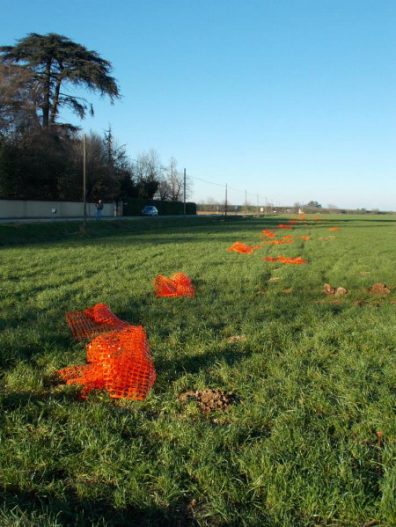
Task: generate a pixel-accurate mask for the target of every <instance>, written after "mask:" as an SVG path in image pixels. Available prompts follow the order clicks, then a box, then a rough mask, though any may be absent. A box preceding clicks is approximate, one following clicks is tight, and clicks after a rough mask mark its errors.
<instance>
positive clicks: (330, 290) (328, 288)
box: [323, 284, 336, 295]
mask: <svg viewBox="0 0 396 527" xmlns="http://www.w3.org/2000/svg"><path fill="white" fill-rule="evenodd" d="M335 292H336V290H335V287H332V286H331V285H330V284H324V286H323V293H324V294H325V295H334V294H335Z"/></svg>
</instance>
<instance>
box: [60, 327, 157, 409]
mask: <svg viewBox="0 0 396 527" xmlns="http://www.w3.org/2000/svg"><path fill="white" fill-rule="evenodd" d="M87 361H88V364H85V365H81V366H71V367H69V368H64V369H62V370H59V371H58V372H57V373H58V375H59V376H60V378H61V379H62V380H63V381H65V382H66V384H79V385H81V386H83V390H82V392H81V395H82V397H86V396H87V394H88V393H89V392H90V391H92V390H95V389H105V390H106V391H107V392H108V394H109V395H110V397H112V398H113V399H120V398H125V399H132V400H144V399H145V398H146V397H147V395H148V393H149V391H150V390H151V388H152V386H153V384H154V382H155V379H156V373H155V369H154V364H153V361H152V358H151V355H150V350H149V346H148V341H147V336H146V332H145V330H144V328H143V327H142V326H131V325H128V326H126V327H124V328H123V329H120V330H117V331H113V332H109V333H105V334H103V335H99V336H98V337H96V338H95V339H93V340H92V342H90V343H89V344H88V346H87Z"/></svg>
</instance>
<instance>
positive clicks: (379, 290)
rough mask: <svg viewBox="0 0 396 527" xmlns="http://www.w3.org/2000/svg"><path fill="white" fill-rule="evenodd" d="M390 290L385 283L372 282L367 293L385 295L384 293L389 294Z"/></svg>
mask: <svg viewBox="0 0 396 527" xmlns="http://www.w3.org/2000/svg"><path fill="white" fill-rule="evenodd" d="M390 292H391V290H390V289H389V287H388V286H387V285H386V284H381V283H377V284H374V285H372V286H371V287H370V289H369V293H370V294H371V295H381V296H385V295H389V293H390Z"/></svg>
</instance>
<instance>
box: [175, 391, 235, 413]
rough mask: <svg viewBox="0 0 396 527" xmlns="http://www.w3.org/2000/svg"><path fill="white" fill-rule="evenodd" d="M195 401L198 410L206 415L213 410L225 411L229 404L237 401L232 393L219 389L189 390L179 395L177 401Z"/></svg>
mask: <svg viewBox="0 0 396 527" xmlns="http://www.w3.org/2000/svg"><path fill="white" fill-rule="evenodd" d="M191 400H196V402H197V404H198V406H199V408H200V410H201V412H202V413H204V414H208V413H210V412H213V411H215V410H226V409H227V408H228V407H229V406H230V405H231V404H233V403H235V402H236V401H237V396H236V395H235V394H234V393H225V392H223V391H222V390H219V389H214V390H213V389H211V388H207V389H206V390H201V391H200V390H196V391H195V392H194V391H193V390H189V391H187V392H183V393H181V394H180V395H179V401H181V402H188V401H191Z"/></svg>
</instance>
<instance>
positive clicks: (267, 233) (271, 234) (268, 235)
mask: <svg viewBox="0 0 396 527" xmlns="http://www.w3.org/2000/svg"><path fill="white" fill-rule="evenodd" d="M261 232H262V233H263V234H264V236H265V237H266V238H276V234H275V232H272V231H270V230H269V229H263V230H262V231H261Z"/></svg>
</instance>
